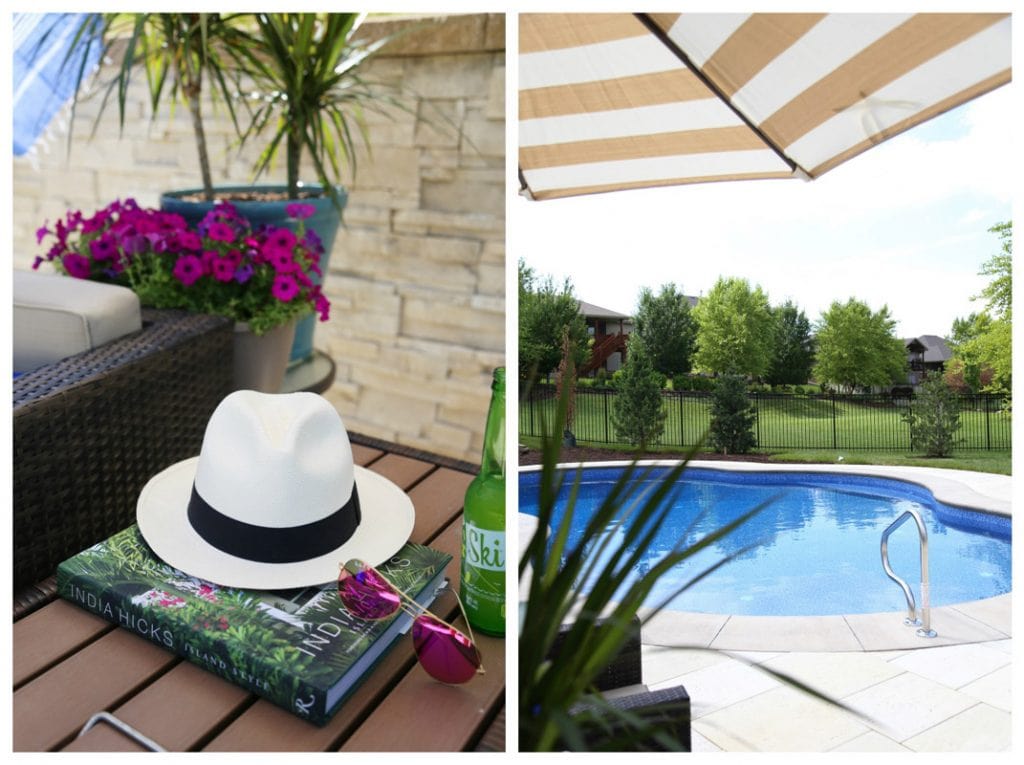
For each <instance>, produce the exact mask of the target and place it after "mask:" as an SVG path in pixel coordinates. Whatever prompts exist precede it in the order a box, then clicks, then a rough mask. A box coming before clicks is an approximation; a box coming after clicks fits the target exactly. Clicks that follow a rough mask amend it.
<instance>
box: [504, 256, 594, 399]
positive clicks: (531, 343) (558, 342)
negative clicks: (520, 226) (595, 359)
mask: <svg viewBox="0 0 1024 765" xmlns="http://www.w3.org/2000/svg"><path fill="white" fill-rule="evenodd" d="M566 331H568V334H569V343H570V346H571V349H572V351H571V353H572V358H573V362H574V363H575V365H576V368H579V366H580V364H582V363H583V362H584V361H585V360H586V358H587V353H588V349H587V325H586V322H585V321H584V320H583V316H582V315H581V314H580V306H579V302H578V301H577V300H576V298H575V296H574V295H573V288H572V283H571V282H570V281H569V280H568V279H566V280H565V282H564V283H563V284H562V286H561V288H557V287H555V283H554V280H553V279H552V278H551V277H550V276H548V277H547V278H545V279H543V280H539V279H538V278H537V276H536V274H535V273H534V271H533V269H532V268H530V267H529V266H527V265H526V263H525V262H524V261H522V260H520V261H519V376H520V379H522V380H528V379H529V378H530V377H531V376H533V375H538V374H539V375H547V374H548V373H550V372H551V371H552V370H554V369H555V368H556V367H557V366H558V363H559V361H561V359H562V341H563V335H564V334H565V333H566Z"/></svg>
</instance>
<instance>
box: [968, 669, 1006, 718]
mask: <svg viewBox="0 0 1024 765" xmlns="http://www.w3.org/2000/svg"><path fill="white" fill-rule="evenodd" d="M1012 678H1013V669H1012V667H1010V666H1005V667H1000V668H999V669H997V670H996V671H995V672H991V673H989V674H987V675H985V676H984V677H981V678H978V679H977V680H975V681H974V682H973V683H968V684H967V685H965V686H963V687H962V688H960V693H966V694H967V695H968V696H970V697H971V698H975V699H978V701H984V702H985V703H986V704H988V705H989V706H993V707H996V708H998V709H1002V710H1005V711H1007V712H1010V711H1012V710H1013V698H1012V697H1013V693H1012V685H1013V682H1012Z"/></svg>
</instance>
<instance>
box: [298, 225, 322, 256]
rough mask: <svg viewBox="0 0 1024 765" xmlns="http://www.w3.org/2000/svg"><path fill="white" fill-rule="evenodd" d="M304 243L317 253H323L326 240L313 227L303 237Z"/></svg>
mask: <svg viewBox="0 0 1024 765" xmlns="http://www.w3.org/2000/svg"><path fill="white" fill-rule="evenodd" d="M302 243H303V244H305V245H306V247H307V248H309V250H310V251H312V252H315V253H316V254H317V255H321V254H323V251H324V242H323V240H322V239H321V238H320V237H319V236H318V235H317V233H316V231H314V230H313V229H309V231H307V232H306V235H305V236H304V237H303V238H302Z"/></svg>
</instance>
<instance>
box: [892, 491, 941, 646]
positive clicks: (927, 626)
mask: <svg viewBox="0 0 1024 765" xmlns="http://www.w3.org/2000/svg"><path fill="white" fill-rule="evenodd" d="M908 518H913V519H914V522H915V523H916V524H917V534H918V537H919V538H920V541H921V618H920V619H919V618H918V617H917V607H916V605H915V603H914V593H913V592H912V591H911V589H910V587H908V586H907V583H906V582H904V581H903V580H902V579H900V578H899V577H898V576H896V573H895V572H894V571H893V570H892V566H890V565H889V535H890V534H892V532H894V531H895V530H896V529H898V528H899V527H900V526H902V525H903V523H904V521H906V520H907V519H908ZM882 568H884V569H885V573H886V575H887V576H888V577H889V578H890V579H892V580H893V581H894V582H896V584H898V585H899V586H900V589H902V590H903V595H904V596H905V597H906V599H907V618H906V619H904V620H903V623H904V624H906V625H907V626H908V627H917V628H918V629H917V636H918V637H923V638H933V637H935V636H936V634H937V633H936V632H935V630H933V629H932V628H931V607H930V606H929V595H928V530H927V529H926V528H925V526H924V521H923V520H921V514H920V513H918V512H917V510H913V509H909V510H905V511H904V512H903V514H902V515H900V517H899V518H897V519H896V520H895V521H893V522H892V523H891V524H889V528H887V529H886V530H885V531H883V532H882Z"/></svg>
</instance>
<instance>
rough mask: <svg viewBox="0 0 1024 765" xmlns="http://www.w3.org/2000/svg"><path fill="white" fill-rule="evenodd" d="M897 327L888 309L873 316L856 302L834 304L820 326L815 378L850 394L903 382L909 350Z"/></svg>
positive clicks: (884, 308)
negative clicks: (898, 334) (856, 390)
mask: <svg viewBox="0 0 1024 765" xmlns="http://www.w3.org/2000/svg"><path fill="white" fill-rule="evenodd" d="M895 327H896V322H895V320H893V319H892V318H891V317H890V316H889V308H888V306H882V307H881V308H880V309H879V310H878V311H875V312H872V311H871V309H870V308H869V307H868V305H867V304H866V303H863V302H861V301H859V300H857V299H855V298H850V299H849V300H847V301H846V302H845V303H840V302H839V301H838V300H837V301H834V302H833V303H832V305H831V307H829V309H828V310H827V311H826V312H825V313H823V314H822V316H821V320H820V321H819V322H818V332H817V344H818V349H817V363H816V364H815V367H814V374H815V376H816V377H817V379H818V380H819V381H821V382H829V383H833V384H835V385H838V386H841V387H846V388H849V389H851V390H852V389H854V388H858V387H865V388H869V387H872V386H875V385H879V386H884V385H891V384H893V383H896V382H902V381H904V380H905V379H906V374H907V349H906V348H905V347H904V345H903V342H902V341H901V340H900V339H899V338H897V337H896V336H895V335H894V334H893V332H894V330H895Z"/></svg>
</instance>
